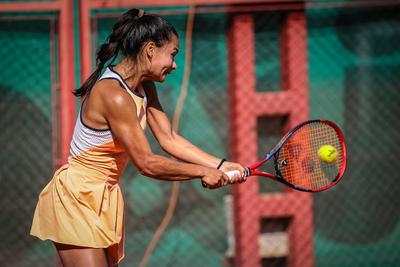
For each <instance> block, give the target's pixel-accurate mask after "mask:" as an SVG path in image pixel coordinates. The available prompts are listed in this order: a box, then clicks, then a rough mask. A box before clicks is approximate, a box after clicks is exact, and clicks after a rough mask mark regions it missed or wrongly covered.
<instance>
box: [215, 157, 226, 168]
mask: <svg viewBox="0 0 400 267" xmlns="http://www.w3.org/2000/svg"><path fill="white" fill-rule="evenodd" d="M225 161H226V159H221V162H220V163H219V164H218V167H217V169H219V168H221V166H222V164H223V163H224V162H225Z"/></svg>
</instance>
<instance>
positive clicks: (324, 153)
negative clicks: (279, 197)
mask: <svg viewBox="0 0 400 267" xmlns="http://www.w3.org/2000/svg"><path fill="white" fill-rule="evenodd" d="M270 159H273V160H274V167H275V173H274V174H272V173H267V172H264V171H261V170H259V169H258V168H259V167H260V166H261V165H263V164H264V163H265V162H267V161H268V160H270ZM345 169H346V145H345V142H344V137H343V133H342V131H341V130H340V128H339V127H338V126H337V125H336V124H334V123H333V122H331V121H327V120H309V121H305V122H303V123H301V124H299V125H298V126H296V127H295V128H294V129H292V130H291V131H290V132H288V133H287V134H286V135H285V136H284V137H283V138H282V139H281V140H280V141H279V143H278V144H277V145H276V146H275V147H274V148H273V149H272V150H271V152H269V153H267V154H266V155H265V157H264V158H263V159H261V160H260V161H258V162H257V163H255V164H253V165H251V166H249V167H247V168H245V172H244V175H245V176H253V175H254V176H263V177H268V178H271V179H273V180H275V181H278V182H281V183H283V184H285V185H287V186H289V187H291V188H293V189H296V190H300V191H305V192H320V191H324V190H327V189H329V188H331V187H332V186H334V185H336V184H337V183H338V182H339V181H340V180H341V178H342V177H343V174H344V172H345ZM226 174H227V175H228V176H229V177H234V176H235V175H240V174H239V171H230V172H227V173H226Z"/></svg>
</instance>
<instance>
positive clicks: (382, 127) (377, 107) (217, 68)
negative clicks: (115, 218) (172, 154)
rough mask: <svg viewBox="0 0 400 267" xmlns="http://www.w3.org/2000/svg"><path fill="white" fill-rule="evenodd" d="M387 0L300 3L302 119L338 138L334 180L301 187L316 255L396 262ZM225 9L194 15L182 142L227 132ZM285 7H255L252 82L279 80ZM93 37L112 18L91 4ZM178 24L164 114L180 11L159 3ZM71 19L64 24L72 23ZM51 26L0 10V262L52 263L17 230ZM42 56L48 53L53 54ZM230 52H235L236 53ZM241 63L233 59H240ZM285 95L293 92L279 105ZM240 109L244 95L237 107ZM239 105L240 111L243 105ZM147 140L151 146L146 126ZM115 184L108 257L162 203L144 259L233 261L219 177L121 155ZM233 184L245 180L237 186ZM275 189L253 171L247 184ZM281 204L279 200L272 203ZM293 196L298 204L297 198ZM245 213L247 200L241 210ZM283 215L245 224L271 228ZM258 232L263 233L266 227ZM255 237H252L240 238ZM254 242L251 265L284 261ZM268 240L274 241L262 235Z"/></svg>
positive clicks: (148, 225)
mask: <svg viewBox="0 0 400 267" xmlns="http://www.w3.org/2000/svg"><path fill="white" fill-rule="evenodd" d="M399 12H400V6H394V7H390V8H380V7H374V8H349V9H339V8H320V9H317V8H315V9H313V8H310V9H307V11H306V14H307V34H308V36H307V46H308V47H307V56H308V83H309V86H308V88H309V117H310V118H324V119H328V120H331V121H334V122H336V123H337V124H338V125H339V126H340V127H341V128H342V129H343V131H344V135H345V139H346V142H347V145H348V169H347V172H346V174H345V177H344V178H343V181H341V182H340V183H339V184H338V185H337V187H335V188H333V189H331V190H329V191H326V192H322V193H318V194H313V195H312V197H313V201H314V202H313V220H314V223H313V225H314V231H313V244H310V245H311V246H313V248H314V256H315V259H314V261H315V264H314V265H315V266H316V267H336V266H340V267H343V266H344V267H346V266H365V267H367V266H368V267H369V266H371V267H372V266H374V267H375V266H385V267H386V266H398V264H399V262H400V254H399V253H398V252H399V251H400V245H399V244H400V242H399V241H400V224H399V215H400V208H399V206H398V202H399V197H398V196H399V193H400V192H399V191H400V187H399V186H398V185H397V183H396V182H397V181H396V180H397V177H398V175H396V173H397V172H396V171H395V166H396V162H397V157H396V156H397V154H398V153H399V152H400V138H399V134H398V132H399V131H400V121H399V120H398V116H399V114H400V108H399V105H398V103H400V89H399V88H398V87H399V86H398V83H399V77H400V18H399V16H398V14H399ZM231 15H232V14H229V13H209V14H196V16H195V19H194V28H193V38H192V49H191V51H192V65H191V75H190V83H189V86H188V88H187V89H188V94H187V97H186V99H185V101H184V105H183V112H182V114H181V119H180V123H179V132H180V133H181V134H182V135H183V136H185V137H186V138H187V139H189V140H191V141H192V142H193V143H194V144H196V145H197V146H199V147H201V148H202V149H204V150H205V151H207V152H210V153H211V154H214V155H216V156H219V157H227V158H229V154H228V150H229V147H228V143H229V132H228V128H229V114H228V111H229V104H228V95H227V92H228V90H227V88H228V85H229V81H228V64H229V62H228V52H227V51H228V45H229V44H228V39H227V31H228V29H229V23H230V16H231ZM284 16H285V11H274V12H255V13H254V14H253V17H254V25H255V44H256V48H255V51H256V55H255V56H256V57H255V70H256V89H257V91H259V92H278V91H280V90H281V88H282V86H283V85H282V81H281V77H282V73H281V66H282V63H281V62H280V53H281V47H280V29H281V24H282V18H283V17H284ZM93 17H94V18H93V21H92V22H93V23H95V24H96V27H95V29H96V32H94V33H93V35H95V37H96V38H95V39H96V40H97V41H96V42H97V45H99V44H100V43H102V42H103V41H105V39H106V37H107V35H108V34H109V32H110V30H111V27H112V24H113V23H114V22H115V18H114V17H112V16H102V13H101V12H99V13H98V14H97V13H94V16H93ZM166 17H167V19H168V20H169V21H170V22H171V23H172V24H173V25H174V26H175V27H176V29H177V31H178V33H179V35H180V50H181V52H180V53H179V55H178V56H177V58H176V60H177V65H178V69H177V70H176V71H175V72H174V73H173V74H172V75H170V76H169V77H168V78H167V81H166V82H165V83H163V84H159V85H158V87H159V97H160V101H161V104H162V105H163V107H164V109H165V111H166V113H167V114H168V115H169V117H170V118H172V116H173V114H174V112H175V107H176V103H177V99H178V98H179V95H180V89H181V83H182V79H183V73H184V65H185V56H184V55H185V51H186V47H185V41H184V40H185V36H186V23H187V15H186V14H182V15H179V14H178V15H168V16H166ZM76 30H78V28H76ZM52 31H54V29H53V28H52V27H51V24H50V23H49V21H48V20H29V21H24V20H22V21H21V20H18V21H16V20H10V18H4V17H2V18H1V19H0V43H1V47H0V55H1V58H2V61H0V64H1V66H2V68H1V69H2V71H1V72H0V77H1V79H0V90H1V91H0V93H1V95H0V114H1V115H0V120H1V123H2V125H3V131H2V133H1V135H0V136H1V137H0V140H1V144H2V147H3V149H2V150H1V152H0V159H1V164H0V181H1V184H2V186H1V189H0V190H1V194H0V206H1V212H0V214H1V215H0V225H1V230H0V239H1V240H2V242H1V244H0V266H57V259H56V256H55V251H54V249H53V248H52V246H51V244H50V243H49V242H40V241H39V240H37V239H35V238H33V237H30V236H29V235H28V233H29V229H30V223H31V219H32V215H33V210H34V206H35V204H36V200H37V196H38V194H39V192H40V190H41V189H42V188H43V186H44V185H45V184H46V183H47V182H48V180H49V179H50V178H51V176H52V171H53V165H52V162H54V159H53V152H52V151H53V147H54V146H55V145H56V143H57V142H56V140H54V137H53V134H54V133H53V132H54V129H53V124H54V121H53V115H52V114H53V109H52V107H53V105H56V103H55V102H54V98H53V94H54V90H56V89H55V87H54V85H53V84H52V79H53V78H52V72H53V71H54V70H52V68H53V67H54V66H53V63H52V60H54V59H52V58H51V55H52V53H54V51H53V50H52V49H53V48H52V47H51V43H52V37H51V36H53V34H55V36H56V33H52ZM55 62H56V61H55ZM236 64H240V62H236ZM244 67H246V66H244ZM287 105H296V102H293V103H287ZM248 108H249V109H251V108H252V106H249V107H248ZM243 112H246V111H243ZM283 120H285V118H282V117H274V118H267V119H265V118H260V120H259V121H258V125H259V128H258V129H254V131H256V133H257V135H258V137H259V138H258V147H259V156H260V157H261V156H262V153H264V152H266V151H268V150H269V149H271V148H272V147H273V146H274V144H275V143H276V142H277V141H278V140H279V138H280V137H281V133H282V129H281V128H282V125H283V123H282V121H283ZM148 137H149V140H150V141H151V145H152V147H153V150H154V151H155V152H156V153H161V154H163V152H162V151H161V149H160V148H159V146H158V145H157V143H156V142H155V141H154V138H153V137H152V136H151V133H149V132H148ZM121 183H122V187H123V190H124V194H125V209H126V210H125V211H126V217H125V222H126V229H125V230H126V243H125V245H126V247H125V248H126V250H125V254H126V255H125V259H124V260H123V262H122V263H121V264H120V266H139V264H140V262H141V261H142V260H143V257H144V254H145V252H146V249H147V248H148V246H149V244H150V242H151V240H152V238H153V237H154V234H155V231H156V230H157V229H159V227H160V224H161V222H162V221H163V219H165V214H166V211H167V209H168V207H171V203H173V202H174V201H176V206H175V208H174V209H173V216H172V218H171V220H170V221H168V222H167V227H166V228H165V231H164V232H163V233H162V235H161V237H160V239H159V240H158V242H157V243H156V246H155V249H154V250H152V253H151V255H150V256H149V258H148V261H147V265H146V266H149V267H153V266H154V267H155V266H174V267H180V266H182V267H187V266H191V267H195V266H199V267H204V266H210V267H211V266H221V267H222V266H234V263H233V260H232V257H233V256H234V250H233V247H232V246H233V237H234V231H233V228H232V225H231V224H229V222H230V220H229V219H228V218H230V217H231V216H232V212H234V210H232V208H231V204H230V203H231V198H229V196H230V193H231V187H229V186H228V187H224V188H221V189H218V190H205V189H203V188H202V186H201V184H200V183H199V181H189V182H182V183H180V184H179V187H175V189H174V186H176V185H174V184H172V183H166V182H161V181H156V180H153V179H150V178H147V177H143V176H141V175H140V174H139V173H138V172H137V171H136V170H135V168H134V167H133V166H131V165H130V166H129V167H128V168H127V170H126V172H125V174H124V175H123V177H122V178H121ZM240 186H243V187H245V186H246V184H243V185H240ZM282 190H284V187H283V186H282V185H280V184H278V183H275V182H272V181H265V180H260V193H262V194H274V193H276V192H281V191H282ZM282 204H284V203H282ZM298 204H299V205H298V207H299V208H302V205H301V204H302V203H298ZM246 212H249V213H251V212H253V210H251V209H249V210H248V211H246ZM289 223H290V222H288V221H287V220H286V219H285V218H282V219H281V220H278V221H274V222H268V221H266V222H264V221H263V222H254V224H260V225H261V231H264V230H265V229H264V228H265V227H267V228H268V227H269V228H274V229H276V232H277V233H282V231H284V229H286V227H287V224H289ZM270 237H271V236H270ZM254 238H258V237H254ZM268 240H269V242H267V244H265V246H272V247H276V251H277V253H276V256H275V257H273V258H264V259H263V260H262V265H263V266H277V267H280V266H288V267H290V265H289V263H288V261H286V260H285V258H286V255H287V254H290V249H288V250H285V246H283V247H282V246H281V245H282V243H283V244H285V243H287V242H288V240H287V236H285V235H280V236H279V234H278V235H276V236H274V237H272V238H270V239H268ZM274 242H276V243H274Z"/></svg>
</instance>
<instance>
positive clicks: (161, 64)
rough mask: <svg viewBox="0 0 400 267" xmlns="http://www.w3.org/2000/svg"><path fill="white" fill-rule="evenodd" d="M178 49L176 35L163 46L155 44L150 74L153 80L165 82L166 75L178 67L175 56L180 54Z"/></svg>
mask: <svg viewBox="0 0 400 267" xmlns="http://www.w3.org/2000/svg"><path fill="white" fill-rule="evenodd" d="M178 51H179V41H178V38H177V37H176V36H175V35H173V37H172V38H171V40H170V41H169V42H168V43H165V44H164V45H163V46H161V47H157V46H154V47H153V48H152V50H151V61H150V67H149V72H150V73H149V76H150V79H151V80H153V81H156V82H163V81H164V80H165V78H166V76H167V75H168V74H169V73H171V71H173V70H175V69H176V67H177V66H176V62H175V56H176V54H178Z"/></svg>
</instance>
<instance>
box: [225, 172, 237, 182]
mask: <svg viewBox="0 0 400 267" xmlns="http://www.w3.org/2000/svg"><path fill="white" fill-rule="evenodd" d="M225 174H226V175H228V177H229V181H231V180H232V179H233V178H235V177H240V172H239V171H228V172H225Z"/></svg>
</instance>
